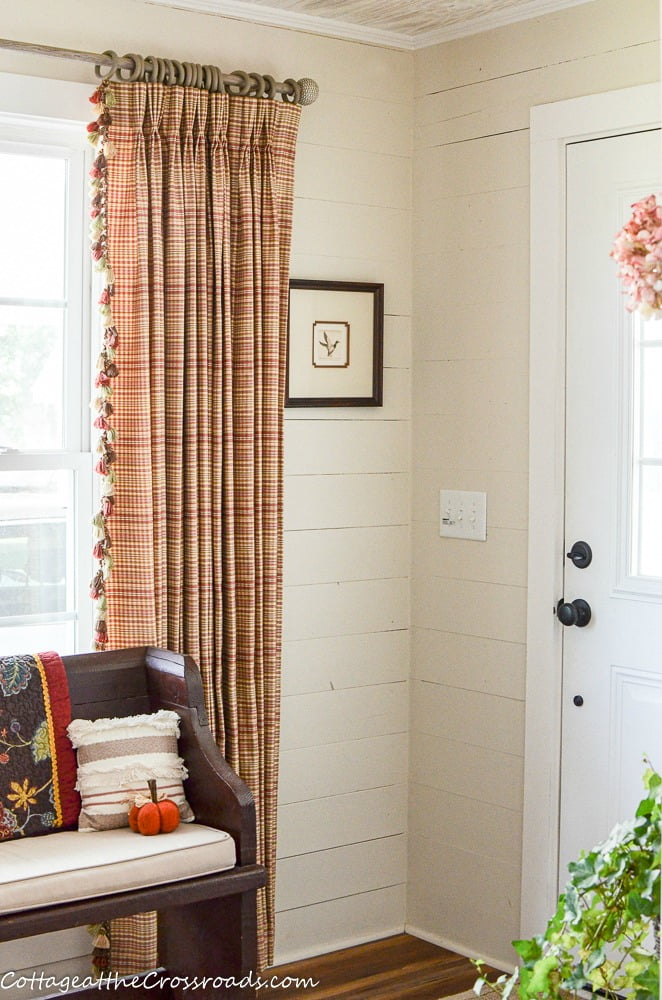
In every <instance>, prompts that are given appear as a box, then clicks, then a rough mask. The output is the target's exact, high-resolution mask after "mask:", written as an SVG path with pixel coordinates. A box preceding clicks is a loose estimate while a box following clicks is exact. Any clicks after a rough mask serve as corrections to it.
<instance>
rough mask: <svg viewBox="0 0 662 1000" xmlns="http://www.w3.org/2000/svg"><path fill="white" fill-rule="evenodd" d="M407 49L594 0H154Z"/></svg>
mask: <svg viewBox="0 0 662 1000" xmlns="http://www.w3.org/2000/svg"><path fill="white" fill-rule="evenodd" d="M148 2H151V3H156V4H161V5H163V6H169V7H180V8H184V9H186V10H198V11H204V12H205V13H208V14H219V15H223V16H226V17H234V18H239V19H241V20H245V21H254V22H257V23H260V24H275V25H279V26H282V27H288V28H295V29H298V30H301V31H310V32H314V33H316V34H321V35H333V36H335V37H339V38H351V39H355V40H356V41H363V42H371V43H372V44H376V45H387V46H391V47H394V48H401V49H419V48H424V47H425V46H427V45H434V44H436V43H438V42H442V41H447V40H449V39H451V38H459V37H461V36H462V35H470V34H474V33H475V32H477V31H485V30H487V29H489V28H494V27H498V26H499V25H502V24H511V23H512V22H514V21H523V20H526V19H528V18H531V17H538V16H540V15H542V14H549V13H552V12H553V11H557V10H562V9H563V8H565V7H574V6H576V5H577V4H581V3H587V2H588V0H148Z"/></svg>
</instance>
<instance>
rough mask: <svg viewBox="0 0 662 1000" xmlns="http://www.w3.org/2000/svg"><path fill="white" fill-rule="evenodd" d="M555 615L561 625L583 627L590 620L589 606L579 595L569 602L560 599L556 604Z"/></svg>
mask: <svg viewBox="0 0 662 1000" xmlns="http://www.w3.org/2000/svg"><path fill="white" fill-rule="evenodd" d="M556 617H557V618H558V620H559V621H560V622H561V624H562V625H568V626H570V625H576V626H577V628H584V627H585V626H586V625H588V623H589V622H590V620H591V608H590V605H589V604H588V603H587V602H586V601H584V600H582V598H581V597H578V598H577V600H575V601H572V602H570V603H566V602H565V601H563V600H561V601H559V603H558V604H557V606H556Z"/></svg>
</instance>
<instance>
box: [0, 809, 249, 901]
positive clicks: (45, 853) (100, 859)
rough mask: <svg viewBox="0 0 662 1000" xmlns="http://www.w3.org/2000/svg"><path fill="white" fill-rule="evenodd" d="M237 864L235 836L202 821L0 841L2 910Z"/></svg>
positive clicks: (145, 884)
mask: <svg viewBox="0 0 662 1000" xmlns="http://www.w3.org/2000/svg"><path fill="white" fill-rule="evenodd" d="M234 865H235V845H234V840H233V839H232V837H231V836H230V835H229V834H228V833H225V832H224V831H222V830H214V829H212V828H211V827H208V826H203V825H202V824H200V823H191V824H185V825H182V826H179V827H177V829H176V830H174V831H173V832H172V833H168V834H160V835H157V836H154V837H142V836H140V834H136V833H134V832H133V831H132V830H130V829H128V828H127V827H123V828H121V829H119V830H99V831H95V832H89V831H86V832H80V831H78V830H67V831H62V832H60V833H55V834H51V835H50V836H43V837H29V838H26V839H17V840H6V841H4V842H3V843H2V844H0V887H1V888H2V891H1V893H0V914H5V913H16V912H18V911H21V910H32V909H36V908H37V907H40V906H52V905H56V904H58V903H63V902H72V901H73V900H76V899H91V898H93V897H95V896H103V895H105V894H106V893H116V892H125V891H127V890H131V889H143V888H146V887H148V886H152V885H160V884H163V883H166V882H181V881H182V880H183V879H187V878H195V877H196V876H200V875H211V874H213V873H215V872H220V871H225V870H226V869H228V868H233V867H234Z"/></svg>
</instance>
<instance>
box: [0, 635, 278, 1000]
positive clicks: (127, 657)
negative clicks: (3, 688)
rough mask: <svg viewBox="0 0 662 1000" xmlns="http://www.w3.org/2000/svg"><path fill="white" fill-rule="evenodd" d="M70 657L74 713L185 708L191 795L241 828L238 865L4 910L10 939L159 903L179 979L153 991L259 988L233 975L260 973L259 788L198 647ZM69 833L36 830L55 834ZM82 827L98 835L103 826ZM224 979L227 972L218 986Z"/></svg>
mask: <svg viewBox="0 0 662 1000" xmlns="http://www.w3.org/2000/svg"><path fill="white" fill-rule="evenodd" d="M63 662H64V666H65V669H66V672H67V677H68V681H69V693H70V698H71V708H72V715H73V718H84V719H98V718H104V717H124V716H129V715H136V714H141V713H144V712H155V711H157V710H158V709H170V710H174V711H175V712H177V713H178V715H179V717H180V720H181V722H180V740H179V750H180V754H181V756H182V757H183V758H184V762H185V764H186V767H187V769H188V772H189V777H188V779H187V780H186V781H185V782H184V788H185V792H186V797H187V799H188V801H189V803H190V804H191V806H192V808H193V811H194V813H195V819H196V823H200V824H204V825H205V826H208V827H212V828H214V829H216V830H225V831H227V832H228V833H229V834H230V835H231V836H232V838H233V840H234V844H235V849H236V865H235V867H234V868H231V869H229V870H225V871H220V872H217V873H214V874H206V875H201V876H196V877H190V878H186V879H184V880H183V881H177V882H168V881H163V882H161V883H159V884H152V885H149V886H147V887H145V888H140V889H137V890H132V891H122V892H118V893H108V894H103V895H99V896H95V897H94V898H92V899H77V898H72V899H70V900H68V901H67V902H60V903H57V904H55V905H48V906H43V907H41V908H37V909H29V910H24V911H18V912H10V913H4V914H2V915H0V942H2V941H11V940H15V939H17V938H22V937H27V936H30V935H34V934H42V933H47V932H49V931H56V930H62V929H64V928H68V927H75V926H78V925H82V924H88V923H96V922H98V921H99V920H105V919H112V918H114V917H120V916H127V915H129V914H134V913H144V912H148V911H151V910H157V911H158V949H159V964H160V966H162V967H163V968H164V969H165V970H166V973H167V975H168V976H169V977H171V979H172V980H173V984H172V988H170V987H168V988H166V987H163V988H161V987H159V988H158V989H156V990H155V989H154V988H153V983H154V979H153V978H152V980H151V984H152V985H150V986H149V988H146V989H145V992H144V994H143V995H145V996H147V995H149V996H151V997H154V996H155V995H157V994H158V995H165V996H168V995H170V996H173V997H180V996H181V997H184V996H186V997H189V998H191V1000H192V998H194V997H202V998H211V997H224V998H232V997H242V998H246V1000H248V998H250V997H253V996H255V990H254V989H252V988H251V987H250V986H243V987H239V986H234V987H233V986H231V985H230V986H228V985H227V980H236V981H237V982H239V981H241V980H242V979H243V980H246V979H247V978H249V977H250V973H251V972H252V973H253V975H254V974H255V971H256V965H257V932H256V894H257V890H258V888H260V887H261V886H263V885H264V884H265V882H266V872H265V869H264V867H263V866H261V865H258V864H256V862H255V854H256V829H255V807H254V804H253V799H252V796H251V794H250V792H249V790H248V788H247V787H246V785H245V784H244V783H243V782H242V781H241V780H240V779H239V778H238V777H237V775H236V774H235V772H234V771H233V770H232V769H231V768H230V766H229V765H228V763H227V762H226V761H225V759H224V758H223V756H222V754H221V753H220V752H219V750H218V747H217V746H216V743H215V741H214V739H213V737H212V734H211V731H210V729H209V725H208V722H207V715H206V710H205V704H204V697H203V691H202V680H201V677H200V673H199V670H198V668H197V666H196V664H195V662H194V661H193V660H192V659H191V657H189V656H182V655H179V654H176V653H171V652H168V651H166V650H162V649H156V648H152V647H140V648H135V649H122V650H116V651H110V652H103V653H83V654H80V655H76V656H65V657H63ZM59 836H61V835H59V834H52V835H50V836H47V837H39V838H36V839H38V840H39V841H42V842H44V843H45V842H47V841H56V840H57V839H58V837H59ZM75 836H76V837H85V838H88V837H94V836H95V834H94V833H80V834H75ZM143 839H144V838H136V840H143ZM148 839H150V840H151V839H152V838H148ZM8 843H12V842H11V841H9V842H8ZM25 843H26V844H28V843H29V841H26V842H25ZM0 850H2V847H1V846H0ZM164 874H165V873H164ZM35 964H37V963H36V962H35ZM204 977H207V978H208V980H209V983H210V984H211V985H208V986H207V987H206V988H196V989H194V990H191V989H186V988H184V985H183V984H184V983H185V981H186V980H187V979H188V980H193V979H197V980H198V982H199V981H200V980H201V979H203V978H204ZM214 979H217V980H219V979H223V980H225V981H226V982H224V983H223V985H221V986H219V985H216V986H214V985H213V982H212V981H213V980H214ZM177 980H179V981H180V982H179V984H178V983H177ZM145 986H146V987H147V982H146V984H145ZM109 992H111V993H112V994H113V996H118V997H119V996H127V997H133V998H137V997H138V996H139V995H140V989H137V988H136V987H134V986H132V987H131V988H127V989H126V990H125V991H123V990H122V989H121V988H120V989H119V990H118V989H112V990H110V991H109ZM93 995H98V994H96V993H95V994H93Z"/></svg>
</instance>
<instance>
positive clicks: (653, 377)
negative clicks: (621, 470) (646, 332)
mask: <svg viewBox="0 0 662 1000" xmlns="http://www.w3.org/2000/svg"><path fill="white" fill-rule="evenodd" d="M641 357H642V366H641V367H642V371H641V401H642V407H641V423H642V428H641V429H642V442H641V454H642V457H643V458H662V345H660V346H658V345H657V344H655V345H649V346H647V347H645V348H643V349H642V351H641Z"/></svg>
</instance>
